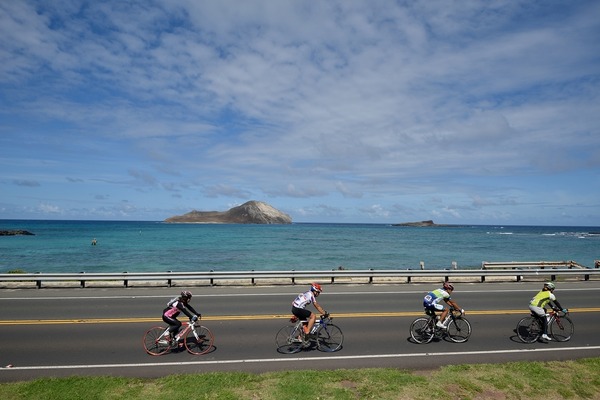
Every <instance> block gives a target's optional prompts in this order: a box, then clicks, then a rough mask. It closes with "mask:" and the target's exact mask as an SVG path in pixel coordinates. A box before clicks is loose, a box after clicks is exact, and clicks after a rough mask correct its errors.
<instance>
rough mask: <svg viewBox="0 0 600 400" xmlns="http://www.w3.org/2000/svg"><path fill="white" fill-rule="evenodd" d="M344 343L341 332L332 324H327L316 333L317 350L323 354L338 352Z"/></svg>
mask: <svg viewBox="0 0 600 400" xmlns="http://www.w3.org/2000/svg"><path fill="white" fill-rule="evenodd" d="M342 343H344V334H343V333H342V330H341V329H340V328H339V327H338V326H336V325H333V324H328V325H327V326H325V327H321V329H319V330H318V332H317V348H318V349H319V350H321V351H325V352H333V351H338V350H339V349H341V348H342Z"/></svg>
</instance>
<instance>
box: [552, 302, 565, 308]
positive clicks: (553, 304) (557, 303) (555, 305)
mask: <svg viewBox="0 0 600 400" xmlns="http://www.w3.org/2000/svg"><path fill="white" fill-rule="evenodd" d="M552 306H553V307H552V308H554V309H559V310H564V308H562V306H561V305H560V303H559V302H558V300H556V299H554V300H553V301H552Z"/></svg>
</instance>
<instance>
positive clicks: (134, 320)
mask: <svg viewBox="0 0 600 400" xmlns="http://www.w3.org/2000/svg"><path fill="white" fill-rule="evenodd" d="M569 312H571V313H587V312H600V307H590V308H571V309H569ZM503 314H505V315H507V314H523V315H527V314H528V313H527V310H479V311H467V312H466V314H465V315H466V316H470V315H503ZM420 315H424V314H423V312H422V311H418V312H417V311H404V312H374V313H345V314H332V316H333V317H334V318H377V317H384V318H390V317H418V316H420ZM290 317H291V314H285V315H281V314H279V315H265V314H263V315H215V316H206V317H203V318H202V321H242V320H257V321H258V320H268V319H288V318H290ZM141 322H145V323H159V324H162V323H163V321H162V319H160V318H86V319H23V320H0V326H1V325H36V324H39V325H57V324H124V323H141Z"/></svg>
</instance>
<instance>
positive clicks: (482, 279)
mask: <svg viewBox="0 0 600 400" xmlns="http://www.w3.org/2000/svg"><path fill="white" fill-rule="evenodd" d="M483 282H485V275H481V283H483Z"/></svg>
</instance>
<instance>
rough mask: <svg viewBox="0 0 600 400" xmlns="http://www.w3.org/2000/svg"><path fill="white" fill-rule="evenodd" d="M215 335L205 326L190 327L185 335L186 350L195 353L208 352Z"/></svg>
mask: <svg viewBox="0 0 600 400" xmlns="http://www.w3.org/2000/svg"><path fill="white" fill-rule="evenodd" d="M214 341H215V337H214V336H213V334H212V332H211V331H210V329H208V328H207V327H205V326H197V327H196V328H194V329H190V330H189V331H188V333H187V335H185V340H184V343H185V348H186V349H187V351H188V352H190V353H191V354H195V355H201V354H206V353H208V352H209V351H210V350H211V349H212V348H213V343H214Z"/></svg>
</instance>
